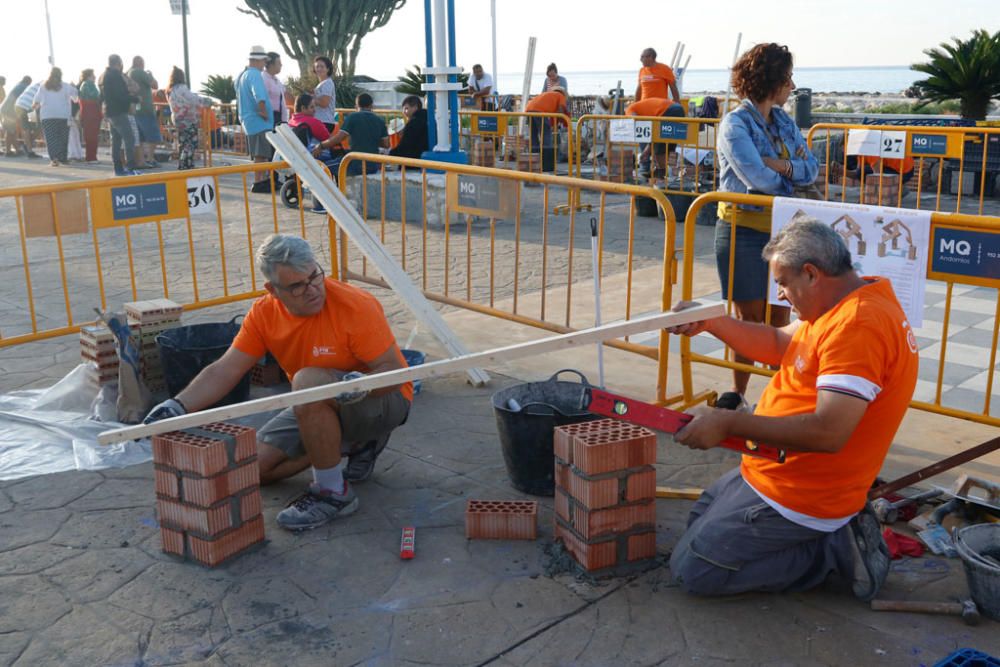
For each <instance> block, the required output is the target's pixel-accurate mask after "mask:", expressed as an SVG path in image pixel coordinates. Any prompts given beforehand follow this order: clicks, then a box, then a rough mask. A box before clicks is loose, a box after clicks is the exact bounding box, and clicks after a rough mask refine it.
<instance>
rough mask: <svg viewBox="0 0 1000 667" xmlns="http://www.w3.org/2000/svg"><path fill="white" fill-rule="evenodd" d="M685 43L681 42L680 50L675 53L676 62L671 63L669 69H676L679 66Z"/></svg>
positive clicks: (682, 58)
mask: <svg viewBox="0 0 1000 667" xmlns="http://www.w3.org/2000/svg"><path fill="white" fill-rule="evenodd" d="M685 48H687V45H686V44H684V43H683V42H681V50H680V51H679V52H678V53H677V62H676V63H674V64H673V65H671V67H670V69H677V68H678V67H680V66H681V61H682V60H684V49H685Z"/></svg>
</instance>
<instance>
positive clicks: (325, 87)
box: [313, 56, 337, 132]
mask: <svg viewBox="0 0 1000 667" xmlns="http://www.w3.org/2000/svg"><path fill="white" fill-rule="evenodd" d="M313 72H314V73H315V74H316V78H317V79H319V83H318V84H317V85H316V88H315V89H314V90H313V103H314V104H315V105H316V119H317V120H318V121H319V122H321V123H323V125H326V129H327V130H328V131H329V132H333V127H334V125H335V124H336V123H337V87H336V86H335V85H334V83H333V79H332V78H331V77H332V76H333V61H332V60H330V59H329V58H327V57H326V56H316V58H315V59H313Z"/></svg>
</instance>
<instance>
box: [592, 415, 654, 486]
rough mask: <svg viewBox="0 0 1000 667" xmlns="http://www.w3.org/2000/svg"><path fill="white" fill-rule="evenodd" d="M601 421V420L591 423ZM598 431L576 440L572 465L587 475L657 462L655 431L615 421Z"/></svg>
mask: <svg viewBox="0 0 1000 667" xmlns="http://www.w3.org/2000/svg"><path fill="white" fill-rule="evenodd" d="M590 423H599V422H590ZM613 423H614V424H615V425H616V426H617V427H618V428H611V427H610V425H609V427H608V428H607V429H606V430H604V431H599V432H596V433H587V434H580V435H577V436H575V437H574V439H573V465H574V466H576V467H577V468H578V469H579V470H580V471H581V472H583V473H584V474H587V475H596V474H599V473H603V472H613V471H615V470H623V469H625V468H636V467H639V466H644V465H653V464H654V463H656V434H654V433H653V432H652V431H650V430H649V429H646V428H643V427H641V426H635V425H632V424H627V423H625V422H613Z"/></svg>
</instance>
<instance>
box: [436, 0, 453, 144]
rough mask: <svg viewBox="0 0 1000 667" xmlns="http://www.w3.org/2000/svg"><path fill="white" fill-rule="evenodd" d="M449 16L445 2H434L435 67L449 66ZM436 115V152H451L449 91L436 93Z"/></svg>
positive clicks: (439, 0) (444, 78) (437, 79)
mask: <svg viewBox="0 0 1000 667" xmlns="http://www.w3.org/2000/svg"><path fill="white" fill-rule="evenodd" d="M447 16H448V14H447V12H446V11H445V0H434V66H435V67H447V66H448V28H447V21H446V20H445V19H446V18H447ZM435 80H436V81H440V80H447V78H446V77H440V76H439V77H436V78H435ZM434 115H435V116H436V118H435V120H436V121H437V146H435V147H434V150H436V151H442V152H445V153H448V152H451V132H450V131H449V127H448V91H446V90H439V91H437V92H436V93H434Z"/></svg>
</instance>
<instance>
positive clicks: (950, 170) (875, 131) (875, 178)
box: [807, 123, 1000, 215]
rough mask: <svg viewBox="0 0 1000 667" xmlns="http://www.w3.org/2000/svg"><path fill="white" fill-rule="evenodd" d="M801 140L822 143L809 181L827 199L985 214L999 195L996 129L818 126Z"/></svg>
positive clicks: (999, 158)
mask: <svg viewBox="0 0 1000 667" xmlns="http://www.w3.org/2000/svg"><path fill="white" fill-rule="evenodd" d="M807 141H808V143H809V146H810V147H811V148H813V147H814V144H820V143H822V147H821V150H820V147H819V146H818V145H817V146H816V147H815V149H816V152H817V153H818V154H819V155H820V173H819V176H818V177H817V179H816V184H817V186H818V187H819V189H820V191H821V192H822V193H823V195H824V198H825V199H827V200H832V201H836V200H840V201H847V202H860V203H865V204H879V203H881V204H882V205H883V206H897V207H906V208H916V209H927V208H933V210H935V211H950V212H953V213H973V214H976V215H984V214H985V213H987V211H986V210H985V206H984V204H985V198H986V197H987V196H993V197H996V196H998V194H1000V193H997V192H996V189H995V188H996V185H995V184H996V179H997V177H998V176H1000V128H990V127H924V126H913V125H909V126H901V125H850V124H839V123H819V124H817V125H814V126H813V127H811V128H810V129H809V133H808V135H807ZM853 144H858V146H854V145H853ZM845 145H846V146H847V148H849V149H850V151H851V152H858V151H860V152H863V153H865V154H866V155H865V156H856V155H850V156H847V155H846V152H847V151H845ZM867 154H870V155H867ZM880 155H881V156H883V157H879V156H880ZM883 158H884V159H883ZM849 167H850V169H849ZM866 172H867V173H866ZM900 172H902V174H900ZM901 181H902V182H901ZM970 198H971V203H970ZM928 199H933V205H932V206H929V205H928V204H929V202H928V201H927V200H928Z"/></svg>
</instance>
